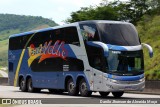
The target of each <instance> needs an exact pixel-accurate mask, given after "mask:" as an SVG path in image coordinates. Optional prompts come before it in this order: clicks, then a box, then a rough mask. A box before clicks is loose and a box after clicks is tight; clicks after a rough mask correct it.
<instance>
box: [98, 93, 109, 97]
mask: <svg viewBox="0 0 160 107" xmlns="http://www.w3.org/2000/svg"><path fill="white" fill-rule="evenodd" d="M99 94H100V95H101V96H102V97H106V96H108V95H109V92H99Z"/></svg>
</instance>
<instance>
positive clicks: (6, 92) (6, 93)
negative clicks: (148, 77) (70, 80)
mask: <svg viewBox="0 0 160 107" xmlns="http://www.w3.org/2000/svg"><path fill="white" fill-rule="evenodd" d="M0 98H55V99H58V98H61V99H62V98H65V99H68V98H72V99H71V100H75V101H77V100H76V98H81V99H82V101H84V102H85V100H87V101H90V102H92V101H93V103H94V101H95V99H96V100H98V101H100V100H101V101H107V100H114V97H113V96H112V94H109V96H108V97H106V98H101V97H100V95H99V94H98V93H93V94H92V96H91V97H88V98H85V97H81V96H69V95H68V94H67V93H63V94H52V93H49V92H48V90H42V91H41V93H28V92H21V91H20V90H19V88H18V87H12V86H0ZM134 98H137V99H140V100H141V98H158V99H160V95H146V94H131V93H125V94H124V95H123V97H122V98H121V99H122V100H126V99H127V100H128V99H129V100H133V99H134ZM83 99H85V100H83ZM63 100H64V99H63ZM116 100H117V99H116ZM64 101H66V100H64ZM82 103H83V102H82ZM12 106H16V107H28V106H30V107H31V106H34V107H35V105H12ZM44 106H46V107H54V106H55V107H92V106H93V107H106V106H108V107H117V106H118V107H128V106H130V107H135V106H137V107H151V106H154V107H160V104H63V101H62V103H61V104H52V105H51V104H45V105H44V104H42V105H38V107H44ZM0 107H1V106H0Z"/></svg>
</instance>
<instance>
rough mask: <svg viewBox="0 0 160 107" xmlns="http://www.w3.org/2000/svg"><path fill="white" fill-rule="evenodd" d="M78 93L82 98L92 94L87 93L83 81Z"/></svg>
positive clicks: (85, 84)
mask: <svg viewBox="0 0 160 107" xmlns="http://www.w3.org/2000/svg"><path fill="white" fill-rule="evenodd" d="M79 91H80V94H81V96H83V97H88V96H91V94H92V92H91V91H88V87H87V83H86V81H85V80H84V79H82V80H81V81H80V84H79Z"/></svg>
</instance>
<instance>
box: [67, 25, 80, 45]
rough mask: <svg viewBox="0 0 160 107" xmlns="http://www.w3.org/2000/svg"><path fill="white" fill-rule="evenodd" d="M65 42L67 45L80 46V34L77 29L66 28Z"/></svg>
mask: <svg viewBox="0 0 160 107" xmlns="http://www.w3.org/2000/svg"><path fill="white" fill-rule="evenodd" d="M64 41H65V43H66V44H73V45H77V46H80V42H79V37H78V32H77V28H76V27H66V28H64Z"/></svg>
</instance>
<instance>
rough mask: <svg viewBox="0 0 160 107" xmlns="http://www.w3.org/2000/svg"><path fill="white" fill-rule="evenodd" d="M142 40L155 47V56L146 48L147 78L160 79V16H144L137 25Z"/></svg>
mask: <svg viewBox="0 0 160 107" xmlns="http://www.w3.org/2000/svg"><path fill="white" fill-rule="evenodd" d="M137 29H138V32H139V36H140V38H141V41H142V42H144V43H148V44H150V45H151V46H152V47H153V51H154V57H153V58H152V59H150V58H149V56H148V50H147V49H144V59H145V71H146V78H147V79H152V80H160V16H154V17H151V16H147V15H146V16H144V17H143V18H142V20H141V21H139V22H138V26H137Z"/></svg>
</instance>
